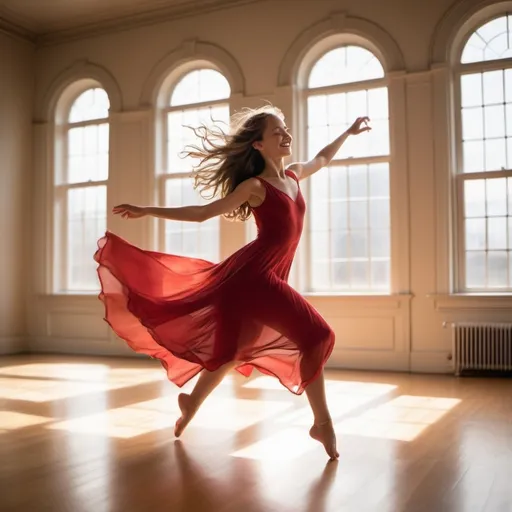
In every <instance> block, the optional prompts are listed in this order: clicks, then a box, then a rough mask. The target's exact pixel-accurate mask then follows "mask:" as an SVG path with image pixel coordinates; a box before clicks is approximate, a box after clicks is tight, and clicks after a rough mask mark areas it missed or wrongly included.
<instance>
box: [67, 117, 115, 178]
mask: <svg viewBox="0 0 512 512" xmlns="http://www.w3.org/2000/svg"><path fill="white" fill-rule="evenodd" d="M108 131H109V127H108V124H105V123H104V124H100V125H89V126H84V127H80V128H70V129H69V130H68V159H67V176H66V179H65V183H82V182H87V181H103V180H106V179H108ZM100 139H101V146H100Z"/></svg>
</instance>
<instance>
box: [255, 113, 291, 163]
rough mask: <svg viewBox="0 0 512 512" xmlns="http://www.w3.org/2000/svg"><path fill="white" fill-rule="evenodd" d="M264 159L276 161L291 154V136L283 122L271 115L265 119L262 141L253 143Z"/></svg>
mask: <svg viewBox="0 0 512 512" xmlns="http://www.w3.org/2000/svg"><path fill="white" fill-rule="evenodd" d="M253 147H254V148H255V149H257V150H258V151H259V152H260V153H261V154H262V156H263V158H265V159H270V160H277V159H279V158H285V157H287V156H290V155H291V154H292V136H291V135H290V133H289V132H288V128H287V126H286V124H285V123H284V121H283V120H282V119H281V118H279V117H278V116H275V115H273V114H271V115H269V116H268V117H267V122H266V126H265V130H264V131H263V138H262V140H259V141H256V142H254V143H253Z"/></svg>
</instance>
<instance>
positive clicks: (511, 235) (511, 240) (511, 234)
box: [508, 216, 512, 279]
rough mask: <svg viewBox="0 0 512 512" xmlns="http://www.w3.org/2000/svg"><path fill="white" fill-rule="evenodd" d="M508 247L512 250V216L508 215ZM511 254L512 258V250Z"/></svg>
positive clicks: (511, 277)
mask: <svg viewBox="0 0 512 512" xmlns="http://www.w3.org/2000/svg"><path fill="white" fill-rule="evenodd" d="M508 249H509V250H510V251H512V216H511V217H508ZM509 256H510V257H511V258H512V252H511V253H510V254H509ZM510 279H512V274H511V275H510Z"/></svg>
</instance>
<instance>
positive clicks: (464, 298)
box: [427, 293, 512, 311]
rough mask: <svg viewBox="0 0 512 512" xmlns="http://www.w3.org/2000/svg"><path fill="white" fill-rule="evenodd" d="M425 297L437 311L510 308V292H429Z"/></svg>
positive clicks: (511, 299)
mask: <svg viewBox="0 0 512 512" xmlns="http://www.w3.org/2000/svg"><path fill="white" fill-rule="evenodd" d="M427 298H429V299H431V300H433V301H434V307H435V308H436V310H438V311H452V310H457V309H466V310H467V309H469V310H483V311H491V310H501V309H508V310H510V309H512V293H453V294H430V295H427Z"/></svg>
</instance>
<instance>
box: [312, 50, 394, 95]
mask: <svg viewBox="0 0 512 512" xmlns="http://www.w3.org/2000/svg"><path fill="white" fill-rule="evenodd" d="M383 77H384V68H383V67H382V64H381V63H380V61H379V59H378V58H377V57H376V56H375V54H373V53H372V52H371V51H369V50H367V49H366V48H363V47H361V46H355V45H345V46H341V47H338V48H335V49H334V50H330V51H328V52H327V53H325V54H324V55H323V56H322V57H320V59H318V60H317V61H316V63H315V64H314V65H313V68H312V69H311V72H310V74H309V79H308V87H309V88H313V87H325V86H329V85H341V84H349V83H354V82H363V81H365V80H373V79H378V78H383Z"/></svg>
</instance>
